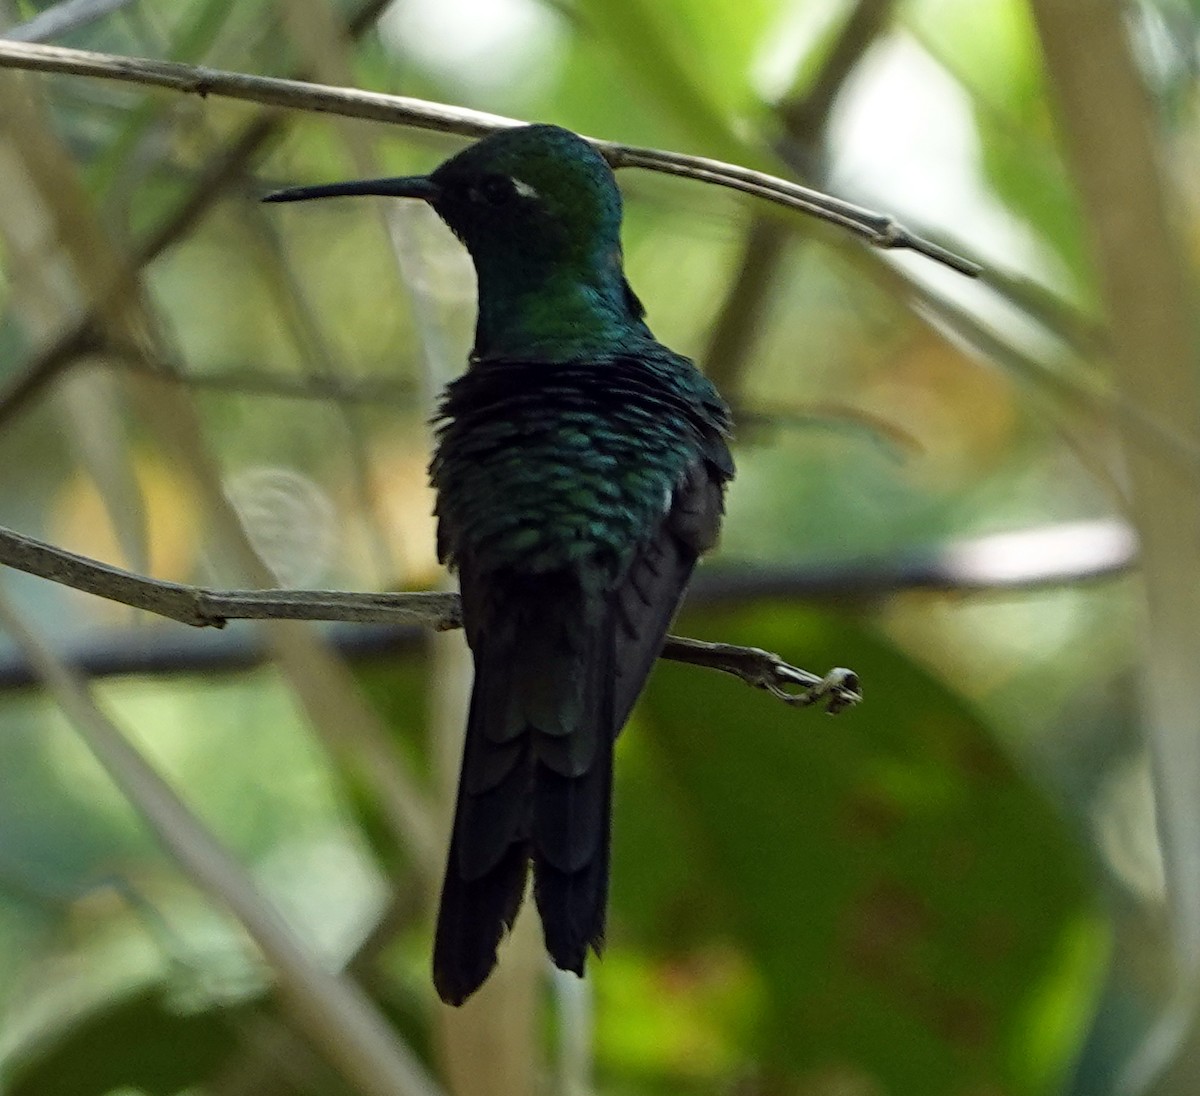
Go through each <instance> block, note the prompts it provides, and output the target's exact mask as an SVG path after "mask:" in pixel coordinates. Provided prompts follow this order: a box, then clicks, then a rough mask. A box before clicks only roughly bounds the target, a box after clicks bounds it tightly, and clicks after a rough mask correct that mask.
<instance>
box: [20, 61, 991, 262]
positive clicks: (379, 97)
mask: <svg viewBox="0 0 1200 1096" xmlns="http://www.w3.org/2000/svg"><path fill="white" fill-rule="evenodd" d="M0 68H17V69H30V70H33V71H38V72H60V73H67V74H71V75H76V76H94V77H100V78H102V79H107V80H120V81H123V82H126V83H133V84H141V85H147V86H151V87H161V88H168V89H170V90H172V91H179V92H183V93H185V94H193V95H199V96H200V97H201V98H204V97H206V96H209V95H217V96H221V97H223V98H228V99H241V100H245V101H248V102H253V103H260V104H263V105H267V106H276V107H286V108H289V109H292V110H307V111H314V112H319V113H327V114H338V115H342V116H344V117H348V118H365V119H368V120H371V121H376V122H390V123H393V124H400V125H409V126H419V127H420V128H422V129H429V130H435V131H437V132H441V133H456V134H459V135H462V136H467V137H482V136H484V135H485V134H488V133H493V132H495V131H496V130H499V129H506V128H510V127H512V126H516V125H520V124H521V123H520V122H518V121H517V120H516V119H513V118H505V117H503V116H501V115H498V114H487V113H484V112H482V111H477V110H468V109H466V108H463V107H452V106H447V105H445V104H442V103H432V102H428V101H426V100H423V99H413V98H409V97H407V96H399V95H383V94H380V93H378V92H371V91H360V90H358V89H355V88H335V87H328V86H325V85H323V84H313V83H307V82H305V81H302V80H283V79H279V78H276V77H268V76H250V75H247V74H245V73H237V72H224V71H222V70H220V69H213V68H207V67H203V66H198V65H185V64H180V63H178V62H175V61H155V60H150V59H148V58H140V57H122V56H119V55H117V54H110V53H96V52H93V51H90V50H76V49H66V48H64V47H61V46H45V45H39V44H36V43H29V42H10V41H0ZM593 143H594V144H595V146H596V148H597V149H598V150H599V151H600V153H601V154H602V155H603V156H605V157H606V158H607V160H608V161H609V163H610V164H612V166H613V167H614V168H621V167H640V168H646V169H648V170H651V171H658V172H661V173H664V174H667V175H679V176H683V177H685V178H688V179H695V180H699V181H701V182H708V183H714V184H716V185H718V186H724V187H729V188H731V189H733V190H740V191H742V192H743V193H746V194H753V195H755V196H757V197H760V198H764V199H765V200H767V201H769V202H774V203H776V204H778V205H782V206H786V207H788V208H790V209H795V210H799V211H801V212H803V213H807V214H809V215H811V216H814V217H819V218H821V219H822V220H825V221H828V222H829V223H831V224H834V225H838V226H840V227H842V228H844V229H846V230H848V231H850V232H853V233H855V234H856V235H858V236H860V237H862V238H863V239H865V240H866V241H867V242H869V243H871V244H873V245H874V246H876V247H880V248H887V249H898V248H905V249H908V250H910V251H915V252H918V253H919V254H922V255H925V256H927V257H929V258H931V259H934V260H935V261H937V262H940V263H943V264H945V265H946V266H948V267H950V268H951V269H953V270H957V271H959V272H960V273H962V274H966V275H968V276H971V277H975V276H977V275H978V274H979V273H980V268H979V266H977V265H976V264H975V263H973V262H971V261H970V260H968V259H964V258H962V257H961V256H958V255H955V254H953V253H951V252H950V251H947V250H946V249H945V248H943V247H939V246H938V245H937V244H935V243H933V242H931V241H929V240H925V239H923V238H922V237H920V236H917V235H915V234H914V233H912V232H910V231H909V230H908V229H906V228H905V227H904V226H903V225H901V224H900V223H899V222H897V221H896V220H895V219H894V218H892V217H890V216H887V215H886V214H880V213H874V212H872V211H871V210H867V209H863V208H862V207H861V206H856V205H854V204H852V203H851V202H845V201H842V200H841V199H839V198H834V197H832V196H830V195H828V194H822V193H821V192H820V191H817V190H812V189H810V188H808V187H803V186H800V185H799V184H798V183H792V182H788V181H787V180H785V179H780V178H777V177H776V176H773V175H768V174H766V173H765V172H761V171H754V170H752V169H750V168H744V167H739V166H738V165H736V164H727V163H723V162H722V161H719V160H710V159H708V158H706V157H703V156H686V155H683V154H681V153H677V152H666V151H663V150H661V149H651V148H638V147H634V146H632V145H622V144H617V143H615V142H611V141H593Z"/></svg>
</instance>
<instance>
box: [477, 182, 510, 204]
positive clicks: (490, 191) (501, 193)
mask: <svg viewBox="0 0 1200 1096" xmlns="http://www.w3.org/2000/svg"><path fill="white" fill-rule="evenodd" d="M475 192H476V193H477V194H478V195H479V197H480V198H481V199H482V200H483V201H485V202H487V204H488V205H492V206H502V205H507V204H508V203H509V202H511V201H512V200H513V198H515V197H516V196H517V190H516V187H515V186H514V185H513V181H512V180H511V179H510V178H509V177H508V176H507V175H488V176H487V177H486V178H484V179H483V180H482V181H481V182H480V184H479V186H477V187H476V188H475Z"/></svg>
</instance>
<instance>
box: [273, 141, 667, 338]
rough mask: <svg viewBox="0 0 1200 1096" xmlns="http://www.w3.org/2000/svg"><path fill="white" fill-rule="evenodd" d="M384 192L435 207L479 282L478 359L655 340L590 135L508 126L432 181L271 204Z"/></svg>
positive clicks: (302, 190) (614, 192)
mask: <svg viewBox="0 0 1200 1096" xmlns="http://www.w3.org/2000/svg"><path fill="white" fill-rule="evenodd" d="M363 194H377V195H384V196H390V197H396V198H418V199H420V200H422V201H425V202H428V203H429V204H430V205H431V206H432V207H433V209H434V210H435V211H436V212H437V214H438V216H439V217H441V219H442V220H443V221H445V222H446V224H447V225H449V226H450V228H451V230H452V231H453V232H454V234H455V235H456V236H457V237H458V238H459V239H460V240H462V242H463V243H464V244H465V245H466V247H467V250H468V251H469V252H470V253H471V258H472V260H473V261H474V264H475V271H476V274H477V275H478V278H479V319H478V324H477V328H476V352H477V353H478V354H486V353H506V352H507V353H520V352H523V353H526V354H535V353H543V354H561V353H565V352H567V351H568V350H571V349H572V348H574V349H575V350H577V351H579V352H583V351H584V350H585V349H586V348H588V347H595V346H597V345H599V344H600V343H602V342H603V341H604V340H609V341H611V340H612V339H614V338H619V337H622V336H623V335H625V334H626V333H629V332H635V333H639V334H648V332H647V330H646V328H645V327H644V325H643V323H642V314H643V309H642V306H641V302H639V301H638V299H637V297H636V296H635V295H634V293H633V291H632V290H631V289H630V288H629V284H628V283H627V282H626V281H625V276H624V273H623V271H622V265H621V240H620V232H621V192H620V191H619V190H618V189H617V184H616V180H615V179H614V178H613V173H612V169H611V168H610V167H609V166H608V163H607V162H606V161H605V160H604V158H603V157H602V156H601V155H600V154H599V153H598V152H597V151H596V150H595V149H594V148H593V147H592V146H591V145H590V144H588V142H587V141H585V140H584V139H583V138H582V137H579V136H577V135H576V134H574V133H571V132H570V131H569V130H565V129H561V128H559V127H558V126H550V125H533V126H519V127H515V128H513V129H505V130H500V131H499V132H497V133H493V134H491V135H490V136H488V137H485V138H483V139H482V140H480V141H477V142H476V143H475V144H473V145H470V146H468V147H467V148H465V149H463V151H462V152H460V153H458V154H457V155H456V156H452V157H451V158H450V159H449V160H447V161H446V162H445V163H443V164H442V165H441V166H439V167H438V168H436V169H435V170H434V171H433V172H431V173H430V174H429V175H413V176H406V177H402V178H394V179H365V180H359V181H356V182H347V183H332V184H327V185H323V186H303V187H294V188H291V189H288V190H279V191H276V192H275V193H273V194H268V195H267V196H266V197H265V198H264V199H263V200H264V201H268V202H294V201H303V200H306V199H309V198H333V197H340V196H349V195H363Z"/></svg>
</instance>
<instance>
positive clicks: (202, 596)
mask: <svg viewBox="0 0 1200 1096" xmlns="http://www.w3.org/2000/svg"><path fill="white" fill-rule="evenodd" d="M0 564H4V565H5V566H8V567H12V568H14V569H16V570H18V571H24V572H25V573H26V574H31V575H37V576H38V577H40V578H45V579H49V580H50V581H51V582H57V583H60V584H62V585H64V586H70V587H71V588H72V589H75V590H82V591H84V592H85V593H89V594H95V595H96V596H97V597H102V598H105V599H106V600H108V601H115V602H119V603H120V604H122V605H129V606H132V607H133V608H135V609H144V610H146V611H147V612H150V613H154V614H156V615H158V616H162V617H166V618H167V619H169V620H174V621H178V622H179V623H180V624H188V625H191V626H192V627H196V628H223V627H224V626H225V624H226V623H227V622H228V621H230V620H331V621H344V622H349V623H360V624H366V623H377V624H415V625H421V626H424V627H427V628H432V629H434V630H435V631H449V630H450V629H453V628H461V627H462V613H461V602H460V600H459V597H458V595H457V594H451V593H436V592H420V591H412V592H400V593H387V594H373V593H360V592H351V591H338V590H208V589H205V588H204V587H202V586H189V585H185V584H183V583H179V582H166V581H163V580H161V579H152V578H146V577H145V576H143V575H135V574H133V573H132V572H130V571H125V570H122V569H121V568H119V567H111V566H109V565H108V564H106V563H100V562H99V561H98V560H94V559H89V558H88V557H87V556H81V555H77V554H76V553H74V552H68V551H66V550H64V549H62V548H57V547H55V546H54V545H52V544H46V543H45V542H44V541H40V540H35V539H34V538H33V537H26V536H22V535H21V534H20V533H14V532H13V531H12V530H9V529H0ZM661 657H663V658H666V659H670V660H672V661H674V662H687V663H692V664H693V665H698V666H706V667H708V668H710V669H714V670H721V671H722V672H724V673H728V674H732V675H733V676H735V677H738V678H741V679H742V680H743V681H744V682H746V683H747V684H748V685H752V686H754V687H755V688H757V689H765V690H767V691H768V692H770V693H771V695H772V696H774V697H776V698H778V699H779V700H783V701H784V702H785V703H788V704H792V705H796V706H800V707H804V706H807V705H810V704H816V703H823V704H825V706H826V708H827V710H828V711H829V712H830V713H837V712H839V711H842V710H843V709H844V708H847V707H850V706H851V705H853V704H856V703H857V702H858V701H859V700H860V699H861V695H860V693H859V685H858V678H857V676H856V675H855V674H854V673H853V672H852V671H850V670H845V669H841V668H838V669H835V670H832V671H830V672H829V673H828V674H826V675H825V676H824V677H821V676H819V675H817V674H813V673H810V672H809V671H807V670H802V669H799V668H798V667H796V666H792V665H789V664H788V663H786V662H784V661H783V659H781V658H780V657H779V656H778V655H776V654H772V653H771V652H769V651H762V650H759V649H758V648H756V647H735V646H732V645H730V644H720V643H716V644H714V643H704V642H701V641H700V640H695V639H685V638H681V637H678V636H668V637H667V640H666V643H665V644H664V646H663V650H662V655H661Z"/></svg>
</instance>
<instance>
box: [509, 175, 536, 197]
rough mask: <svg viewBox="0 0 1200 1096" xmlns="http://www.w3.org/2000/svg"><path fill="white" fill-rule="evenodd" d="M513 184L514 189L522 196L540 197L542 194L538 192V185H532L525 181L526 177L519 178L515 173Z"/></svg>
mask: <svg viewBox="0 0 1200 1096" xmlns="http://www.w3.org/2000/svg"><path fill="white" fill-rule="evenodd" d="M512 185H513V190H515V191H516V192H517V193H518V194H519V195H521V197H522V198H537V197H540V195H539V194H538V192H537V188H536V187H532V186H530V185H529V184H528V183H527V182H525V180H524V179H518V178H517V177H516V176H515V175H514V176H513V181H512Z"/></svg>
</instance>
